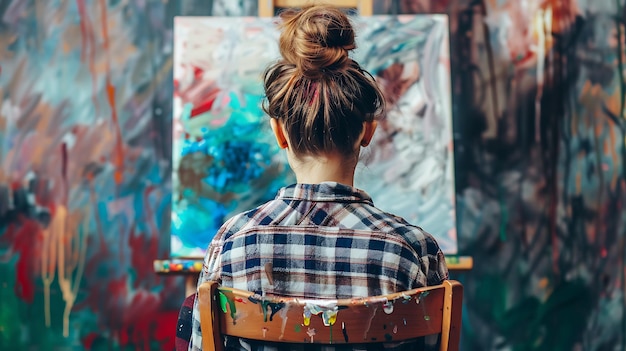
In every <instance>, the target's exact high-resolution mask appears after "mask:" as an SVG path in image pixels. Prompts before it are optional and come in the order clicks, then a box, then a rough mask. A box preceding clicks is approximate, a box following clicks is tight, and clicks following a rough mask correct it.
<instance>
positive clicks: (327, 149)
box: [264, 6, 384, 157]
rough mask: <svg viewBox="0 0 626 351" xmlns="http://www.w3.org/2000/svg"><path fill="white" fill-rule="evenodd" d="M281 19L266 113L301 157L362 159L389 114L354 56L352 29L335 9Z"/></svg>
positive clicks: (305, 10)
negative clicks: (374, 126)
mask: <svg viewBox="0 0 626 351" xmlns="http://www.w3.org/2000/svg"><path fill="white" fill-rule="evenodd" d="M281 17H282V18H283V22H282V25H281V29H282V32H281V35H280V42H279V44H280V52H281V55H282V59H281V60H280V61H278V62H277V63H275V64H273V65H272V66H270V67H269V68H268V69H267V70H266V72H265V78H264V84H265V94H266V98H267V101H266V103H265V104H264V110H265V112H266V113H267V114H268V115H269V116H270V117H272V118H274V119H276V120H277V121H278V122H280V125H282V127H283V129H284V132H285V134H286V135H285V137H286V139H287V141H288V143H289V147H290V149H291V151H292V152H293V153H294V155H296V156H297V157H299V156H317V155H326V154H333V153H338V154H341V155H342V156H345V157H352V156H354V155H355V154H358V147H359V143H361V140H360V139H359V138H361V137H362V136H363V134H362V133H363V130H364V126H365V125H366V124H367V123H372V122H373V121H374V120H375V119H376V118H377V117H378V116H379V115H380V114H381V113H382V112H383V109H384V100H383V96H382V93H381V91H380V90H379V88H378V86H377V85H376V83H375V81H374V78H373V77H372V76H371V75H370V74H369V73H368V72H366V71H365V70H363V69H362V68H361V67H360V66H359V64H358V63H357V62H356V61H354V60H352V59H351V58H350V57H349V55H348V53H349V51H350V50H352V49H354V48H355V42H354V37H355V35H354V29H353V28H352V24H351V23H350V21H349V19H348V17H347V16H346V15H345V14H344V13H343V12H342V11H341V10H339V9H337V8H335V7H331V6H310V7H306V8H303V9H302V10H300V11H290V12H285V13H283V14H282V16H281Z"/></svg>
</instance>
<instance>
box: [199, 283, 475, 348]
mask: <svg viewBox="0 0 626 351" xmlns="http://www.w3.org/2000/svg"><path fill="white" fill-rule="evenodd" d="M198 299H199V300H198V304H199V305H198V307H199V309H200V321H201V328H202V345H203V350H204V351H213V350H217V351H220V350H222V349H223V347H224V345H223V341H222V335H229V336H234V337H240V338H245V339H252V340H260V341H267V342H287V343H314V344H327V345H328V344H336V345H340V344H364V343H373V342H396V341H404V340H410V339H414V338H419V337H422V336H427V335H433V334H440V335H441V338H440V345H441V347H440V350H442V351H443V350H453V351H457V350H458V349H459V340H460V333H461V329H460V328H461V304H462V300H463V286H462V285H461V284H460V283H459V282H457V281H453V280H448V281H444V282H443V284H441V285H437V286H431V287H426V288H419V289H414V290H410V291H405V292H400V293H395V294H390V295H384V296H376V297H367V298H353V299H343V300H312V299H299V298H293V297H268V296H259V295H258V294H254V293H251V292H248V291H242V290H237V289H231V288H226V287H219V286H218V284H217V283H215V282H206V283H203V284H202V285H201V286H200V288H199V289H198Z"/></svg>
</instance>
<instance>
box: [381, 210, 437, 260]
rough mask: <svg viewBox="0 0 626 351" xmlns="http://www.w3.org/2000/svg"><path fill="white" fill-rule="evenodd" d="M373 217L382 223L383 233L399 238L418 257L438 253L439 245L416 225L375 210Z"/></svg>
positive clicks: (431, 236) (430, 235)
mask: <svg viewBox="0 0 626 351" xmlns="http://www.w3.org/2000/svg"><path fill="white" fill-rule="evenodd" d="M376 210H377V211H374V212H373V216H374V217H378V218H379V220H380V221H381V222H383V223H384V225H383V228H384V229H385V230H384V231H385V232H387V233H389V234H393V235H397V236H400V237H401V238H402V239H404V241H406V242H407V244H408V245H409V246H411V247H412V248H413V249H414V250H415V251H416V253H417V254H418V255H419V256H426V255H436V254H438V252H439V251H440V249H439V244H437V241H436V240H435V238H434V237H433V235H432V234H430V233H429V232H427V231H425V230H424V229H422V227H420V226H418V225H414V224H411V223H409V222H407V221H406V220H405V219H404V218H402V217H399V216H396V215H394V214H391V213H387V212H384V211H381V210H378V209H376Z"/></svg>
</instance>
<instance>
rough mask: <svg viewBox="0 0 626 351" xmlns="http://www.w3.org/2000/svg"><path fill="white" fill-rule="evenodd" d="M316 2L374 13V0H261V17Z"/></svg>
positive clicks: (366, 14) (364, 13)
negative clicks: (277, 9) (280, 9)
mask: <svg viewBox="0 0 626 351" xmlns="http://www.w3.org/2000/svg"><path fill="white" fill-rule="evenodd" d="M316 2H321V3H324V4H329V5H333V6H337V7H341V8H353V9H357V11H358V12H359V15H361V16H371V15H372V14H374V0H332V1H313V0H259V17H272V16H274V15H275V14H276V8H277V7H278V8H289V7H302V6H306V5H310V4H313V3H316Z"/></svg>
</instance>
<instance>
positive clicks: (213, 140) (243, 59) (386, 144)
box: [171, 15, 457, 258]
mask: <svg viewBox="0 0 626 351" xmlns="http://www.w3.org/2000/svg"><path fill="white" fill-rule="evenodd" d="M355 25H356V26H357V27H358V37H357V50H356V51H355V53H354V58H355V59H356V60H357V61H358V62H359V63H361V65H362V67H364V68H365V69H367V70H368V71H369V72H371V73H372V74H373V75H375V76H377V77H378V79H379V80H380V82H381V85H382V87H383V89H384V90H385V94H386V97H387V99H388V106H387V107H388V110H389V112H388V115H387V117H386V118H385V119H383V120H381V123H380V128H379V129H378V131H377V133H376V134H375V139H374V140H373V147H370V148H367V149H365V153H364V155H363V157H362V158H363V162H362V164H361V166H360V167H359V170H358V172H357V177H356V182H355V183H356V185H357V186H358V187H360V188H362V189H364V190H366V191H367V192H368V193H369V194H370V195H372V197H373V198H374V200H375V203H376V205H377V206H378V207H380V208H381V209H383V210H385V211H388V212H392V213H394V214H397V215H400V216H402V217H404V218H405V219H407V220H409V221H410V222H412V223H417V222H419V223H420V226H422V227H423V228H424V229H426V230H427V231H428V232H430V233H432V234H433V235H434V236H435V237H436V238H437V239H438V242H439V244H440V246H441V248H442V250H443V252H444V253H447V254H448V253H449V254H454V253H456V252H457V242H456V217H455V211H454V169H453V166H454V159H453V153H452V142H451V140H452V125H451V124H452V116H451V114H452V112H451V102H450V95H451V92H450V65H449V62H450V60H449V53H448V51H449V46H448V42H449V37H448V21H447V17H446V16H445V15H430V16H428V15H421V16H377V17H374V18H370V19H367V20H363V21H360V20H356V23H355ZM278 57H280V53H279V51H278V30H277V28H276V25H275V23H274V21H273V20H272V19H269V18H263V19H259V18H255V17H236V18H233V17H220V18H216V17H197V16H196V17H177V18H176V19H175V22H174V107H173V111H174V115H173V118H174V121H173V125H174V130H173V154H172V159H173V164H172V167H173V177H172V240H171V241H172V245H171V255H172V256H175V257H199V258H202V257H204V252H205V250H206V247H207V243H208V242H210V241H211V239H212V238H213V236H214V234H215V233H216V232H217V230H218V229H219V227H220V226H221V225H222V224H223V223H224V221H225V220H226V219H228V218H230V217H231V216H232V215H234V214H236V213H239V212H242V211H245V210H248V209H250V208H253V207H255V206H258V205H260V204H261V203H263V202H266V201H268V200H270V199H273V198H274V196H275V195H276V192H277V190H278V189H279V188H280V187H282V186H286V185H289V184H292V183H295V177H294V175H293V173H292V172H291V170H290V168H289V165H288V164H287V160H286V157H285V155H284V152H283V151H282V150H280V148H279V147H278V146H277V145H276V141H275V139H274V136H273V134H272V132H271V129H270V128H269V123H268V117H267V116H265V114H264V113H263V111H262V109H261V102H262V99H263V94H264V93H263V82H262V76H263V70H264V69H265V68H266V67H267V66H268V65H269V64H271V63H272V62H274V61H275V60H277V59H278ZM251 58H254V59H251Z"/></svg>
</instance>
